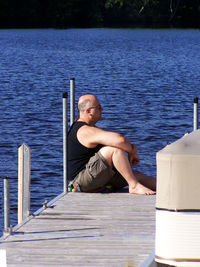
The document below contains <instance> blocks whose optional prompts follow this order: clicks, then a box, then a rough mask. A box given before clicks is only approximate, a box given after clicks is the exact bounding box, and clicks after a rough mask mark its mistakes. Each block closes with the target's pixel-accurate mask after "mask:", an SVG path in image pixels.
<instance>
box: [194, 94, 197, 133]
mask: <svg viewBox="0 0 200 267" xmlns="http://www.w3.org/2000/svg"><path fill="white" fill-rule="evenodd" d="M193 129H194V131H195V130H197V129H198V97H195V98H194V128H193Z"/></svg>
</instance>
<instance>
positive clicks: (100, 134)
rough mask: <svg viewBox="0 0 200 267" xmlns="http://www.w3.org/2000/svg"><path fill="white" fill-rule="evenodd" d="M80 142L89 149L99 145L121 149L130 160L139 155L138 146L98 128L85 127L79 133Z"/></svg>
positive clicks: (116, 134)
mask: <svg viewBox="0 0 200 267" xmlns="http://www.w3.org/2000/svg"><path fill="white" fill-rule="evenodd" d="M77 138H78V140H79V142H80V143H81V144H82V145H84V146H86V147H88V148H92V147H96V146H97V145H98V144H102V145H104V146H112V147H116V148H120V149H122V150H124V151H126V152H127V153H128V154H129V158H133V155H134V154H135V153H137V148H136V145H134V144H131V142H129V141H128V140H127V139H126V138H125V137H123V136H122V135H121V134H119V133H114V132H110V131H105V130H102V129H99V128H97V127H93V126H88V125H84V126H82V127H81V128H80V129H79V130H78V132H77Z"/></svg>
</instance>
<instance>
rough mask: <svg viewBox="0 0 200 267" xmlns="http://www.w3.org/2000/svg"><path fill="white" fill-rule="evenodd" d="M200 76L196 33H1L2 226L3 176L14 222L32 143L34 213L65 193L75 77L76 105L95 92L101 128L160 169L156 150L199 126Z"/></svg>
mask: <svg viewBox="0 0 200 267" xmlns="http://www.w3.org/2000/svg"><path fill="white" fill-rule="evenodd" d="M199 73H200V31H198V30H140V29H138V30H137V29H136V30H132V29H126V30H123V29H70V30H53V29H50V30H0V93H1V94H0V100H1V101H0V125H1V126H0V214H1V215H0V230H2V229H3V208H2V205H3V179H2V178H3V177H4V176H6V175H7V176H10V177H11V185H10V186H11V193H10V194H11V212H12V214H11V224H12V225H16V223H17V176H18V170H17V169H18V147H19V146H20V145H21V144H22V143H26V144H27V145H28V146H29V147H30V149H31V211H32V212H34V211H36V210H37V209H38V208H39V207H41V205H42V203H43V202H44V200H51V199H52V198H53V197H55V196H57V195H58V194H60V193H61V192H62V182H63V177H62V175H63V174H62V93H63V92H65V91H69V79H70V78H71V77H75V79H76V101H77V100H78V97H79V96H80V95H81V94H85V93H93V94H96V95H97V96H98V97H99V99H100V101H101V103H102V106H103V108H104V115H103V117H104V118H103V120H102V121H101V122H99V124H98V125H99V126H100V127H103V128H105V129H112V130H114V131H117V132H120V133H122V134H124V135H125V136H126V137H127V138H129V139H130V140H131V141H133V142H135V143H136V144H138V148H139V155H140V158H141V163H140V169H141V170H143V171H144V172H146V173H148V174H152V175H156V152H157V151H159V150H160V149H162V148H163V147H164V146H165V145H166V144H167V143H169V142H173V141H175V140H177V139H178V138H180V137H181V136H182V135H184V134H185V133H186V132H191V131H192V129H193V98H194V97H199V92H200V90H199V86H200V75H199ZM66 208H67V207H66Z"/></svg>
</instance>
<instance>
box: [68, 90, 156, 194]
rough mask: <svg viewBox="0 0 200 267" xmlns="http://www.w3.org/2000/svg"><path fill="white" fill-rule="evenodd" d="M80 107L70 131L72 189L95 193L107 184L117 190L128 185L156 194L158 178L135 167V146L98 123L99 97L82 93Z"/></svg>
mask: <svg viewBox="0 0 200 267" xmlns="http://www.w3.org/2000/svg"><path fill="white" fill-rule="evenodd" d="M78 110H79V118H78V120H76V121H75V122H74V123H73V125H72V126H71V128H70V130H69V133H68V177H69V178H70V180H71V185H72V186H73V188H75V189H76V190H78V191H82V192H96V190H98V188H100V187H103V186H105V185H107V184H110V185H111V186H112V188H114V189H115V190H118V189H120V188H123V187H125V186H127V185H128V186H129V193H131V194H139V195H152V194H155V190H156V179H155V178H153V177H149V176H147V175H145V174H142V173H140V172H139V171H133V170H132V167H131V166H135V165H137V164H138V163H139V157H138V155H137V147H136V145H135V144H132V143H131V142H129V141H128V140H127V139H126V138H125V137H123V136H122V135H120V134H118V133H114V132H110V131H105V130H102V129H100V128H98V127H96V126H95V124H96V123H97V122H98V121H99V120H100V119H101V115H102V110H103V109H102V107H101V105H100V103H99V100H98V99H97V97H96V96H94V95H83V96H81V97H80V99H79V101H78Z"/></svg>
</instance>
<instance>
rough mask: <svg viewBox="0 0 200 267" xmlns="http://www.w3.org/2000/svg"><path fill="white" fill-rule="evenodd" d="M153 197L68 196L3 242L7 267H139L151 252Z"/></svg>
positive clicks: (69, 194) (119, 194)
mask: <svg viewBox="0 0 200 267" xmlns="http://www.w3.org/2000/svg"><path fill="white" fill-rule="evenodd" d="M154 235H155V196H136V195H130V194H128V193H127V192H123V193H111V194H100V193H98V194H94V193H93V194H89V193H68V194H66V195H64V196H63V197H62V198H60V199H59V200H57V201H56V202H55V203H54V204H52V206H51V207H49V208H47V209H45V210H43V211H42V212H41V213H40V214H39V215H38V216H34V218H33V219H31V220H30V221H28V222H27V223H26V224H24V225H22V226H21V227H20V228H19V227H18V229H17V230H16V232H14V233H13V235H11V236H9V237H8V238H7V239H5V240H1V243H0V249H6V253H7V266H8V267H18V266H20V267H36V266H37V267H38V266H71V267H72V266H77V267H78V266H83V267H84V266H93V267H96V266H97V267H98V266H104V267H118V266H119V267H121V266H124V267H128V266H129V267H131V266H135V267H136V266H141V265H142V263H143V262H144V261H145V260H146V258H147V257H148V256H149V255H150V253H151V252H152V250H153V249H154V242H155V241H154V240H155V237H154Z"/></svg>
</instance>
